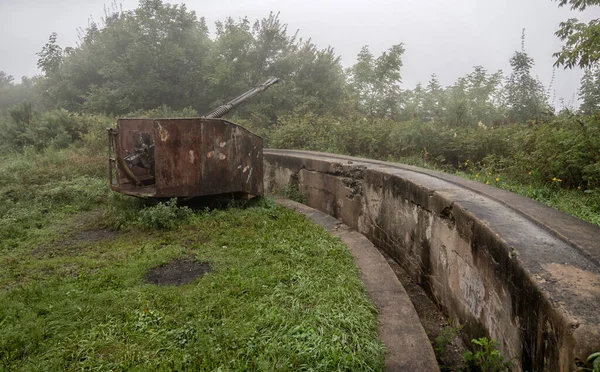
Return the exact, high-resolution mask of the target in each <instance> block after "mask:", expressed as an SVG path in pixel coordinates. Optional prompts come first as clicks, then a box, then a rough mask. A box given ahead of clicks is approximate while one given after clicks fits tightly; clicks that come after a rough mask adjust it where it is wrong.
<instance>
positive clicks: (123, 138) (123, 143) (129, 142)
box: [116, 119, 154, 183]
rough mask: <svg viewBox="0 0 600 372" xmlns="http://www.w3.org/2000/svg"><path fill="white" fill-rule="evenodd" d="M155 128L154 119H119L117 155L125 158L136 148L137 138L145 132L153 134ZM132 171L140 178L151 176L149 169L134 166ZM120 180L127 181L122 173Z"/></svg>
mask: <svg viewBox="0 0 600 372" xmlns="http://www.w3.org/2000/svg"><path fill="white" fill-rule="evenodd" d="M153 128H154V120H152V119H119V120H118V121H117V149H116V153H117V156H119V157H121V158H124V157H125V156H127V155H129V154H132V153H133V152H134V150H135V146H136V141H137V138H138V137H139V136H140V135H142V134H145V133H148V134H151V133H152V132H153ZM131 172H132V173H133V174H134V175H136V176H137V177H139V178H145V177H148V176H150V172H149V170H148V169H144V168H141V167H132V168H131ZM119 182H121V183H123V182H125V183H126V182H127V178H124V176H123V175H122V174H121V177H120V179H119Z"/></svg>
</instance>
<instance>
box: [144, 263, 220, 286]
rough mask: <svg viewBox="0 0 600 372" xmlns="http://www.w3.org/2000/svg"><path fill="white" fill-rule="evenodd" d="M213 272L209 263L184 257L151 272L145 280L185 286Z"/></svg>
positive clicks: (158, 283)
mask: <svg viewBox="0 0 600 372" xmlns="http://www.w3.org/2000/svg"><path fill="white" fill-rule="evenodd" d="M211 271H213V269H212V267H211V266H210V264H209V263H208V262H198V261H196V260H195V259H194V258H192V257H184V258H177V259H174V260H172V261H171V262H169V263H167V264H164V265H161V266H159V267H155V268H153V269H151V270H149V271H148V272H147V273H146V276H145V278H144V279H145V281H146V283H150V284H157V285H184V284H189V283H191V282H193V281H194V280H195V279H196V278H199V277H201V276H203V275H204V274H206V273H209V272H211Z"/></svg>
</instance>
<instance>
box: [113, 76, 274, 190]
mask: <svg viewBox="0 0 600 372" xmlns="http://www.w3.org/2000/svg"><path fill="white" fill-rule="evenodd" d="M278 81H279V79H277V78H270V79H268V80H267V81H266V82H264V83H263V84H261V85H259V86H257V87H255V88H253V89H251V90H249V91H247V92H246V93H244V94H242V95H240V96H239V97H237V98H235V99H234V100H232V101H230V102H228V103H227V104H225V105H222V106H220V107H218V108H217V109H215V110H213V111H211V112H210V113H208V114H206V115H204V116H202V117H199V118H177V119H129V118H123V119H118V120H117V126H116V128H111V129H108V149H109V150H108V154H109V156H108V157H109V182H110V187H111V189H113V190H114V191H117V192H120V193H122V194H126V195H132V196H137V197H142V198H173V197H178V198H192V197H198V196H209V195H212V196H214V195H225V194H228V195H238V196H245V195H250V196H254V195H262V194H263V141H262V138H261V137H259V136H257V135H255V134H253V133H251V132H250V131H248V130H247V129H245V128H243V127H241V126H239V125H236V124H234V123H231V122H229V121H227V120H224V119H222V117H223V116H225V115H226V114H227V113H229V112H230V111H231V110H232V109H233V108H235V107H236V106H239V105H240V104H241V103H243V102H245V101H247V100H249V99H250V98H252V97H253V96H255V95H257V94H259V93H261V92H263V91H264V90H265V89H267V88H268V87H269V86H271V85H273V84H276V83H277V82H278Z"/></svg>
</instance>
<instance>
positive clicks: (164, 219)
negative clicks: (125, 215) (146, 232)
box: [138, 198, 193, 230]
mask: <svg viewBox="0 0 600 372" xmlns="http://www.w3.org/2000/svg"><path fill="white" fill-rule="evenodd" d="M192 215H193V212H192V210H191V209H190V208H188V207H179V206H177V199H176V198H173V199H171V200H169V201H168V202H166V203H162V202H161V203H158V204H157V205H155V206H153V207H146V208H144V209H142V210H141V211H140V212H139V218H138V225H139V226H141V227H146V228H156V229H165V230H169V229H173V228H175V227H177V226H180V225H182V224H184V223H187V222H188V221H189V220H190V218H191V217H192Z"/></svg>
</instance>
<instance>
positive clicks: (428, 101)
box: [422, 74, 447, 121]
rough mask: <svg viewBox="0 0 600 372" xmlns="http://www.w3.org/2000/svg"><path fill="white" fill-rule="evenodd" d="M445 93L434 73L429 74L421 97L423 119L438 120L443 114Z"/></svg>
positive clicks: (445, 99)
mask: <svg viewBox="0 0 600 372" xmlns="http://www.w3.org/2000/svg"><path fill="white" fill-rule="evenodd" d="M446 101H447V98H446V94H445V92H444V88H443V87H442V86H441V85H440V82H439V80H438V78H437V75H436V74H433V75H431V78H430V79H429V83H428V84H427V87H426V88H425V95H424V97H423V117H422V118H423V120H425V121H440V120H441V119H442V117H443V116H444V112H445V105H446Z"/></svg>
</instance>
